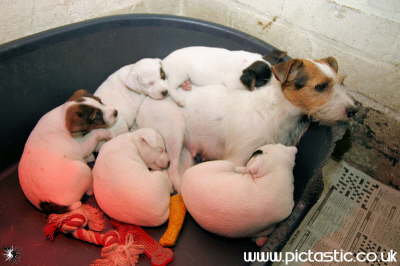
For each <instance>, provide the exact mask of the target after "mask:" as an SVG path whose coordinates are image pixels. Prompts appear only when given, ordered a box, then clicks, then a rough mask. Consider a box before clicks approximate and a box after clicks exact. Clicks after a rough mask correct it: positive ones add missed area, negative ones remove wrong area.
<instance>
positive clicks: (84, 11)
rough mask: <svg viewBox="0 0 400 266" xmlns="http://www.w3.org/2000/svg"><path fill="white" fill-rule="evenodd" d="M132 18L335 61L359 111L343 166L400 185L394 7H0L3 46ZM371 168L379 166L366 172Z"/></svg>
mask: <svg viewBox="0 0 400 266" xmlns="http://www.w3.org/2000/svg"><path fill="white" fill-rule="evenodd" d="M135 12H141V13H165V14H174V15H183V16H189V17H195V18H200V19H204V20H208V21H212V22H216V23H221V24H223V25H226V26H230V27H233V28H236V29H239V30H242V31H245V32H247V33H249V34H251V35H254V36H256V37H258V38H260V39H262V40H265V41H267V42H269V43H271V44H273V45H275V46H276V47H278V48H280V49H282V50H285V51H287V52H288V54H289V55H290V56H292V57H308V58H319V57H326V56H334V57H336V58H337V59H338V61H339V68H340V72H342V73H345V74H347V76H348V78H347V80H346V82H345V83H346V84H347V85H348V88H349V90H350V91H351V93H352V94H353V95H354V96H355V98H356V99H357V100H358V101H359V102H361V103H362V104H363V106H364V107H363V111H362V112H361V114H362V115H361V114H360V115H359V116H360V117H356V119H354V121H353V123H352V132H353V134H352V135H353V137H352V140H353V147H352V149H351V150H350V152H349V153H347V155H345V159H347V160H348V161H350V162H352V163H353V164H356V166H358V167H360V168H362V170H364V171H366V172H368V173H369V174H372V175H374V176H375V177H377V178H378V179H381V180H384V181H385V182H386V183H393V184H396V185H400V178H398V179H396V177H395V176H400V166H399V163H398V161H399V160H400V122H399V121H400V113H399V112H400V92H399V90H400V83H399V82H400V1H399V0H380V1H376V0H30V1H26V0H2V1H0V43H4V42H7V41H10V40H13V39H16V38H20V37H23V36H25V35H29V34H32V33H35V32H39V31H43V30H46V29H49V28H54V27H57V26H61V25H65V24H69V23H73V22H77V21H81V20H85V19H90V18H95V17H100V16H105V15H114V14H124V13H135ZM361 116H362V117H361ZM367 133H368V136H370V137H366V135H365V134H367ZM375 144H376V145H375ZM366 150H367V151H368V152H366ZM381 157H382V160H381V161H379V160H378V161H377V160H376V158H381ZM372 162H375V165H381V166H382V167H371V163H372ZM378 168H379V169H378ZM385 169H386V171H384V170H385ZM382 171H383V172H384V173H383V174H382ZM382 175H383V176H382Z"/></svg>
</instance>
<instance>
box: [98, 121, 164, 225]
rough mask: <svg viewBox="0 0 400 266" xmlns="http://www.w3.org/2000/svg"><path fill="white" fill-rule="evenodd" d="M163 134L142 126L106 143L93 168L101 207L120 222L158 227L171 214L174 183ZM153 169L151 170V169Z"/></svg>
mask: <svg viewBox="0 0 400 266" xmlns="http://www.w3.org/2000/svg"><path fill="white" fill-rule="evenodd" d="M168 162H169V160H168V156H167V153H166V151H165V146H164V142H163V139H162V137H161V136H160V135H159V134H158V133H157V132H156V131H155V130H153V129H150V128H142V129H139V130H137V131H134V132H131V133H125V134H122V135H119V136H118V137H116V138H113V139H112V140H110V141H108V142H107V143H105V144H104V145H103V146H102V148H101V150H100V153H99V156H98V157H97V160H96V164H95V166H94V168H93V177H94V194H95V196H96V200H97V203H98V204H99V206H100V207H101V209H102V210H103V211H104V212H105V213H106V214H108V215H109V216H110V217H112V218H114V219H117V220H119V221H122V222H125V223H131V224H137V225H141V226H159V225H161V224H163V223H164V222H165V221H166V220H167V218H168V215H169V197H170V191H171V188H172V187H171V183H170V181H169V179H168V175H167V173H166V171H160V170H161V169H164V168H166V167H167V166H168ZM148 168H151V169H152V170H148Z"/></svg>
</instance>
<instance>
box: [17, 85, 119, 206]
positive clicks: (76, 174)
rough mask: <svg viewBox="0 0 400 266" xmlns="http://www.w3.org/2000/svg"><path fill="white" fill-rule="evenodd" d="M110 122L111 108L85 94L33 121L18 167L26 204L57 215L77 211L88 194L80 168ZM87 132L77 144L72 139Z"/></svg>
mask: <svg viewBox="0 0 400 266" xmlns="http://www.w3.org/2000/svg"><path fill="white" fill-rule="evenodd" d="M115 121H116V116H115V109H113V108H110V107H107V106H105V105H103V104H102V103H101V101H100V100H99V99H98V98H97V97H95V96H93V95H91V94H90V93H88V92H87V91H85V90H79V91H76V92H75V93H74V94H73V95H72V97H71V98H70V99H69V100H68V101H67V102H66V103H64V104H62V105H60V106H58V107H56V108H54V109H53V110H51V111H50V112H48V113H47V114H45V115H44V116H42V118H41V119H40V120H39V122H38V123H37V124H36V126H35V128H34V129H33V130H32V132H31V134H30V136H29V138H28V140H27V142H26V144H25V148H24V151H23V154H22V157H21V160H20V163H19V166H18V175H19V182H20V185H21V188H22V190H23V192H24V194H25V196H26V197H27V198H28V200H29V201H30V202H31V203H32V204H33V205H34V206H36V207H37V208H39V209H40V210H42V211H44V212H46V213H63V212H66V211H69V210H73V209H76V208H79V207H80V206H81V201H80V200H81V198H82V196H83V195H84V194H85V193H87V194H89V195H90V194H92V193H93V191H92V173H91V170H90V168H89V167H88V166H87V165H86V163H85V159H84V158H85V157H87V156H88V155H90V154H91V153H92V152H93V150H94V149H95V147H96V145H97V144H98V142H99V141H101V140H105V139H109V138H110V137H111V136H110V133H109V132H108V131H107V130H105V129H104V128H106V127H109V126H112V125H113V124H114V123H115ZM81 133H87V137H86V138H85V141H82V142H78V141H76V140H75V139H74V138H73V136H72V135H77V134H81Z"/></svg>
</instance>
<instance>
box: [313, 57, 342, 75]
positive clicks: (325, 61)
mask: <svg viewBox="0 0 400 266" xmlns="http://www.w3.org/2000/svg"><path fill="white" fill-rule="evenodd" d="M315 62H318V63H322V64H327V65H328V66H330V67H331V68H332V69H333V71H335V72H336V73H337V72H338V70H339V65H338V62H337V61H336V59H335V58H334V57H333V56H329V57H326V58H322V59H319V60H315Z"/></svg>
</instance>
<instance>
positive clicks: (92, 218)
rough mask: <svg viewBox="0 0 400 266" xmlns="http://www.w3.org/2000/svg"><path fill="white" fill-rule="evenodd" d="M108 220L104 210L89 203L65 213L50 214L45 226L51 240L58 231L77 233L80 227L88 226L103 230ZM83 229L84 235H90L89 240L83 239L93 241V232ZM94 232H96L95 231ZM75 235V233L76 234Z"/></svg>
mask: <svg viewBox="0 0 400 266" xmlns="http://www.w3.org/2000/svg"><path fill="white" fill-rule="evenodd" d="M105 224H106V221H105V219H104V216H103V214H102V212H101V211H100V210H98V209H96V208H94V207H92V206H90V205H88V204H83V205H82V206H81V207H80V208H78V209H76V210H73V211H70V212H67V213H64V214H50V215H49V217H48V222H47V224H46V226H45V227H44V234H45V235H46V237H47V238H48V239H50V240H54V235H55V233H56V232H57V231H59V232H62V233H64V234H68V233H72V234H73V235H74V234H77V231H78V229H79V230H84V231H88V230H85V229H82V228H83V227H85V226H88V227H89V229H90V230H93V231H98V232H100V231H103V230H104V228H105ZM84 231H82V232H81V233H82V237H88V239H87V240H85V239H81V240H84V241H87V242H91V243H92V239H91V237H93V236H92V235H91V234H86V233H84ZM93 233H94V232H93ZM74 236H75V235H74Z"/></svg>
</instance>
